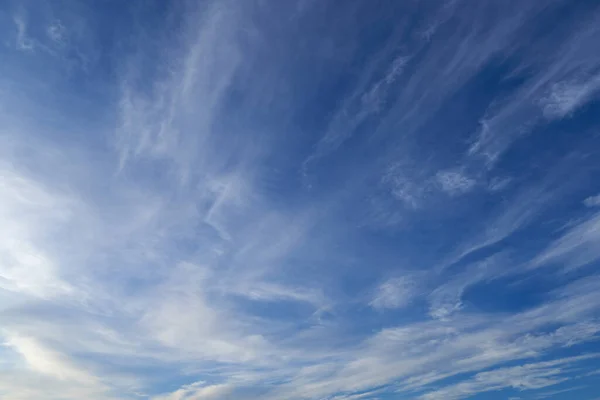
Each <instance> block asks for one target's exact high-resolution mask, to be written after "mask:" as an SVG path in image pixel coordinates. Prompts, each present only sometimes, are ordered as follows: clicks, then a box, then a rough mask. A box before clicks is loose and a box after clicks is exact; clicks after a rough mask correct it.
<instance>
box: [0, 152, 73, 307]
mask: <svg viewBox="0 0 600 400" xmlns="http://www.w3.org/2000/svg"><path fill="white" fill-rule="evenodd" d="M76 207H77V205H76V204H75V203H74V202H73V201H72V200H71V199H69V198H67V197H65V196H63V195H61V194H59V193H53V192H52V191H51V190H49V189H48V188H45V187H44V186H43V185H41V184H39V183H38V182H36V181H35V180H33V179H31V178H29V177H27V176H23V175H21V174H20V173H19V171H17V170H15V169H14V168H13V167H11V166H10V165H6V164H4V165H2V164H0V218H2V221H3V223H2V224H1V225H0V234H1V236H2V237H3V238H4V240H3V241H2V243H0V287H1V288H4V289H6V290H11V291H15V292H19V293H24V294H28V295H34V296H38V297H51V296H56V295H60V294H68V293H69V292H71V291H72V288H71V287H70V285H69V284H68V283H66V282H65V281H64V280H63V279H61V278H60V275H59V270H58V266H57V265H56V263H55V261H54V260H53V259H52V257H51V256H50V255H49V254H48V251H47V250H46V249H45V248H44V246H43V245H42V244H43V242H44V241H47V240H48V236H49V235H51V232H52V231H53V230H54V227H55V226H56V225H57V224H67V223H68V222H69V220H70V219H71V218H72V212H73V210H74V209H75V208H76Z"/></svg>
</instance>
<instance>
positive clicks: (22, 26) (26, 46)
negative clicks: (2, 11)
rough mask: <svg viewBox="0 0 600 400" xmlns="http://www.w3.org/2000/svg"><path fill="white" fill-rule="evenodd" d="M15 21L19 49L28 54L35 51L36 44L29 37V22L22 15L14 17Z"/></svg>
mask: <svg viewBox="0 0 600 400" xmlns="http://www.w3.org/2000/svg"><path fill="white" fill-rule="evenodd" d="M13 21H14V23H15V26H16V28H17V39H16V46H17V49H19V50H22V51H27V52H30V51H33V50H34V49H35V47H36V44H35V42H34V41H33V40H32V39H31V38H29V36H28V35H27V27H28V26H27V20H26V19H25V18H24V17H23V16H22V15H16V16H14V17H13Z"/></svg>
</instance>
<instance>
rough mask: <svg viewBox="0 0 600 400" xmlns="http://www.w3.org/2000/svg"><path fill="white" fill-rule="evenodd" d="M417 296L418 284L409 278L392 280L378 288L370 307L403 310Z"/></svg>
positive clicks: (403, 277)
mask: <svg viewBox="0 0 600 400" xmlns="http://www.w3.org/2000/svg"><path fill="white" fill-rule="evenodd" d="M416 295H417V283H416V282H415V281H414V279H412V278H411V277H408V276H402V277H397V278H391V279H388V280H387V281H385V282H383V283H382V284H381V285H379V287H378V288H377V290H376V292H375V294H374V295H373V299H372V300H371V302H370V303H369V305H370V306H371V307H373V308H376V309H380V310H383V309H386V308H389V309H394V308H403V307H406V306H408V305H409V304H410V302H411V301H412V300H413V298H414V297H415V296H416Z"/></svg>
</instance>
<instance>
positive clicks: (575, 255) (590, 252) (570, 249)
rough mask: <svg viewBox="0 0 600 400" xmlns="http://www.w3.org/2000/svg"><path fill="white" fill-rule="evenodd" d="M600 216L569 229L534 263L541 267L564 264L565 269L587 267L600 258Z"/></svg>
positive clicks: (536, 258) (594, 216)
mask: <svg viewBox="0 0 600 400" xmlns="http://www.w3.org/2000/svg"><path fill="white" fill-rule="evenodd" d="M599 244H600V214H594V215H592V216H591V217H590V218H588V219H586V220H584V221H583V222H580V223H579V224H577V225H576V226H574V227H572V228H570V229H568V230H567V231H566V232H565V233H564V234H563V235H562V236H561V237H560V238H558V239H556V240H555V241H554V242H552V243H551V244H550V245H549V246H548V247H547V248H546V249H545V250H544V251H542V252H541V253H540V254H539V255H538V256H537V257H535V259H534V260H533V261H532V266H534V267H539V266H542V265H550V264H556V263H562V264H563V266H564V267H565V268H578V267H582V266H585V265H587V264H589V263H591V262H593V261H595V260H596V259H598V258H599V257H600V250H599Z"/></svg>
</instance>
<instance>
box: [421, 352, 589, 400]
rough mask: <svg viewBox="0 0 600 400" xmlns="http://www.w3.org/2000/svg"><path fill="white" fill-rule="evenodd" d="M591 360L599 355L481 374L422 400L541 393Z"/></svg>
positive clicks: (442, 389)
mask: <svg viewBox="0 0 600 400" xmlns="http://www.w3.org/2000/svg"><path fill="white" fill-rule="evenodd" d="M592 357H596V355H590V356H582V357H570V358H563V359H558V360H553V361H546V362H539V363H533V364H525V365H522V366H518V367H509V368H499V369H496V370H491V371H486V372H481V373H478V374H476V375H475V376H474V377H473V378H472V379H470V380H467V381H463V382H461V383H459V384H456V385H452V386H446V387H443V388H441V389H438V390H435V391H432V392H429V393H427V394H424V395H423V396H421V397H420V398H421V399H423V400H436V399H444V400H446V399H447V400H454V399H462V398H465V397H470V396H473V395H475V394H478V393H485V392H491V391H497V390H502V389H506V388H513V389H517V390H521V391H522V390H533V389H541V388H545V387H549V386H553V385H556V384H559V383H561V382H565V381H566V380H568V379H569V378H568V373H569V372H570V371H569V369H568V368H565V367H569V366H571V365H572V364H573V363H574V362H578V361H581V360H585V359H589V358H592Z"/></svg>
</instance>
